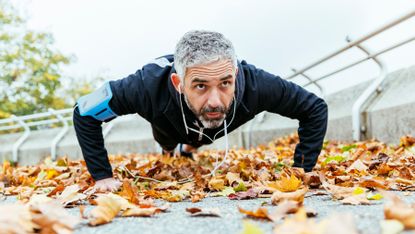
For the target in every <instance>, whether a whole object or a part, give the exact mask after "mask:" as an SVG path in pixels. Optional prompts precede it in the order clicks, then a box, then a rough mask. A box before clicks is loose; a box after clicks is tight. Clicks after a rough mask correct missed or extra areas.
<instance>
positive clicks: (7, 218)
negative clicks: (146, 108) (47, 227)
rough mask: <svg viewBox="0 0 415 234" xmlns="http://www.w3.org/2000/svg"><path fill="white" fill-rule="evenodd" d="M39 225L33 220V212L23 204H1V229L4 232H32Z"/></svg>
mask: <svg viewBox="0 0 415 234" xmlns="http://www.w3.org/2000/svg"><path fill="white" fill-rule="evenodd" d="M37 227H38V226H37V225H36V224H35V223H33V222H32V219H31V213H30V211H29V209H28V207H27V206H24V205H22V204H6V205H2V206H0V230H1V232H2V233H17V234H25V233H32V232H33V231H34V229H35V228H37Z"/></svg>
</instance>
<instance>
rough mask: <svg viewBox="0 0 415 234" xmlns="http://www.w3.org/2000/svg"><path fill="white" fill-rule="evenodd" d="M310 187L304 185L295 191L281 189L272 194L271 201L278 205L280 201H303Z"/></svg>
mask: <svg viewBox="0 0 415 234" xmlns="http://www.w3.org/2000/svg"><path fill="white" fill-rule="evenodd" d="M307 191H308V188H307V187H304V188H302V189H299V190H297V191H295V192H287V193H284V192H280V191H275V192H274V193H273V194H272V197H271V202H272V204H273V205H277V204H279V203H281V202H282V201H287V200H288V201H296V202H299V203H303V201H304V195H305V194H306V193H307Z"/></svg>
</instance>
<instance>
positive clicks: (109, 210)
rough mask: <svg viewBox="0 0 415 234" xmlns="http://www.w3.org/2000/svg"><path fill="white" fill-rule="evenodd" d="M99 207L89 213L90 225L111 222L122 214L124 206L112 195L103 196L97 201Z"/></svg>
mask: <svg viewBox="0 0 415 234" xmlns="http://www.w3.org/2000/svg"><path fill="white" fill-rule="evenodd" d="M95 200H96V202H97V207H95V208H94V209H93V210H92V211H91V212H90V213H89V219H90V220H89V225H91V226H97V225H101V224H106V223H109V222H111V221H112V220H113V219H114V218H115V216H116V215H117V214H118V212H120V210H121V208H122V206H123V205H122V204H121V203H120V200H119V199H117V198H115V197H114V196H112V195H111V193H110V194H103V195H100V196H98V198H97V199H95Z"/></svg>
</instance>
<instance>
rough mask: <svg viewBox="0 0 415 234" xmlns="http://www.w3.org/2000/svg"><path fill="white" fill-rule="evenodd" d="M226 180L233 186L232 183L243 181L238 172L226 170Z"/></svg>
mask: <svg viewBox="0 0 415 234" xmlns="http://www.w3.org/2000/svg"><path fill="white" fill-rule="evenodd" d="M225 178H226V180H227V181H228V185H229V186H233V183H235V182H236V183H238V184H239V183H241V182H242V183H243V181H242V179H241V176H240V175H239V173H233V172H228V173H227V174H226V177H225Z"/></svg>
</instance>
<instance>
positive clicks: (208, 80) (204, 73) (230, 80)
mask: <svg viewBox="0 0 415 234" xmlns="http://www.w3.org/2000/svg"><path fill="white" fill-rule="evenodd" d="M236 73H237V69H235V67H234V66H233V63H232V62H231V61H230V60H217V61H214V62H211V63H209V64H206V65H199V66H194V67H191V68H188V69H187V70H186V75H185V78H184V84H183V82H182V83H181V84H179V85H182V86H181V90H182V92H183V93H184V96H185V101H186V103H187V105H188V106H189V108H190V109H191V110H192V111H193V113H194V114H195V115H196V116H197V118H198V119H199V120H200V121H201V122H202V123H203V126H204V127H206V128H217V127H219V126H220V125H222V123H223V121H224V120H225V118H226V114H227V113H228V112H229V109H230V107H231V104H232V100H233V97H234V93H235V79H236Z"/></svg>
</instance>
